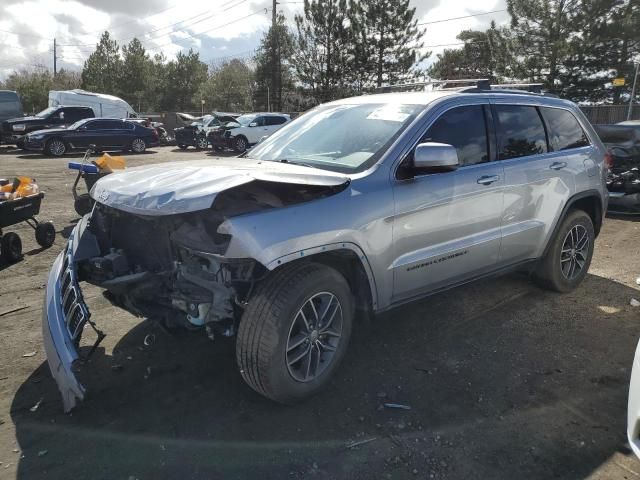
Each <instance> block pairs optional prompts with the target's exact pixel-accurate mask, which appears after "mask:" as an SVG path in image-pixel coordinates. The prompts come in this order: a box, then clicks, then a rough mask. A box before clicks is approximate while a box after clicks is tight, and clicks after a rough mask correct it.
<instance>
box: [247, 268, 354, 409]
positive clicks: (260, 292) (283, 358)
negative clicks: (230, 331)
mask: <svg viewBox="0 0 640 480" xmlns="http://www.w3.org/2000/svg"><path fill="white" fill-rule="evenodd" d="M352 298H353V295H352V293H351V290H350V288H349V284H348V283H347V281H346V280H345V278H344V277H343V276H342V275H341V274H340V273H338V272H337V271H336V270H334V269H333V268H330V267H327V266H325V265H320V264H314V263H300V264H293V265H287V266H284V267H281V268H280V269H278V270H277V271H276V272H275V273H274V274H272V275H271V276H270V277H269V278H268V279H267V280H265V281H264V282H263V283H261V284H260V286H259V287H258V288H257V290H256V292H255V294H254V295H253V297H252V298H251V300H250V301H249V305H248V306H247V309H246V310H245V312H244V314H243V316H242V319H241V321H240V328H239V330H238V338H237V343H236V360H237V363H238V366H239V368H240V373H241V375H242V378H243V379H244V380H245V382H247V384H249V386H250V387H251V388H253V389H254V390H255V391H257V392H258V393H260V394H262V395H264V396H265V397H267V398H270V399H272V400H275V401H276V402H280V403H285V404H290V403H295V402H297V401H300V400H303V399H305V398H307V397H309V396H311V395H314V394H315V393H316V392H318V391H319V390H320V389H321V388H323V387H324V386H325V385H326V384H327V382H328V381H329V380H330V379H331V377H332V376H333V374H334V373H335V371H336V369H337V367H338V365H339V364H340V361H341V360H342V358H343V357H344V355H345V353H346V350H347V345H348V343H349V338H350V336H351V326H352V322H353V317H354V307H353V301H352Z"/></svg>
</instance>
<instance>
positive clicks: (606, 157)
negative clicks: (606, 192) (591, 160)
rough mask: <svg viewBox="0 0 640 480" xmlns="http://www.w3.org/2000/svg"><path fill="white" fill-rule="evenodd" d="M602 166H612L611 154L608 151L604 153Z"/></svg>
mask: <svg viewBox="0 0 640 480" xmlns="http://www.w3.org/2000/svg"><path fill="white" fill-rule="evenodd" d="M604 166H605V167H607V168H612V167H613V155H612V154H611V152H609V151H608V152H607V153H605V154H604Z"/></svg>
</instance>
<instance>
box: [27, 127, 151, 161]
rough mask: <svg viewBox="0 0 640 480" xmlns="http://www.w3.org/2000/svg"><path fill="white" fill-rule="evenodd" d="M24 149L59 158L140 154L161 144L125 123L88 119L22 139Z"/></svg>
mask: <svg viewBox="0 0 640 480" xmlns="http://www.w3.org/2000/svg"><path fill="white" fill-rule="evenodd" d="M24 143H25V148H26V149H27V150H36V151H40V152H43V153H45V154H47V155H52V156H54V157H59V156H61V155H64V154H65V153H66V152H69V151H71V150H78V149H81V150H86V149H87V148H88V147H89V145H95V150H97V151H104V150H131V151H132V152H134V153H142V152H144V151H145V150H146V149H147V147H156V146H158V145H159V144H160V142H159V139H158V133H157V132H156V131H155V129H153V128H147V127H144V126H142V125H139V124H137V123H134V122H129V121H127V120H117V119H113V118H90V119H84V120H79V121H77V122H76V123H74V124H73V125H70V126H69V127H68V128H54V129H49V130H38V131H35V132H32V133H29V134H27V135H26V137H25V141H24Z"/></svg>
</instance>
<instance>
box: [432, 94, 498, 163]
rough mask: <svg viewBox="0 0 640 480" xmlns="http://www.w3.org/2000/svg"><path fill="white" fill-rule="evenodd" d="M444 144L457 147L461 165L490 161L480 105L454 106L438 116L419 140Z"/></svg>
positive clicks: (485, 128) (485, 124) (482, 110)
mask: <svg viewBox="0 0 640 480" xmlns="http://www.w3.org/2000/svg"><path fill="white" fill-rule="evenodd" d="M425 142H437V143H447V144H449V145H452V146H454V147H455V148H456V150H457V152H458V161H459V162H460V165H461V166H464V165H474V164H476V163H483V162H488V161H489V146H488V141H487V123H486V121H485V115H484V108H483V106H482V105H468V106H464V107H456V108H452V109H451V110H448V111H446V112H445V113H443V114H442V116H441V117H440V118H438V119H437V120H436V121H435V123H434V124H433V125H431V128H429V130H428V131H427V133H426V135H425V136H424V137H423V138H422V140H421V142H420V143H425Z"/></svg>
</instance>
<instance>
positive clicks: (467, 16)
mask: <svg viewBox="0 0 640 480" xmlns="http://www.w3.org/2000/svg"><path fill="white" fill-rule="evenodd" d="M506 11H507V9H506V8H501V9H500V10H492V11H490V12H484V13H474V14H473V15H463V16H462V17H451V18H443V19H441V20H433V21H430V22H421V23H418V24H417V25H432V24H434V23H443V22H451V21H453V20H462V19H463V18H471V17H481V16H482V15H491V14H492V13H499V12H506Z"/></svg>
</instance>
